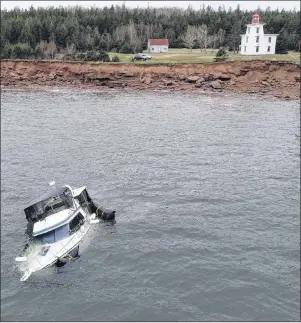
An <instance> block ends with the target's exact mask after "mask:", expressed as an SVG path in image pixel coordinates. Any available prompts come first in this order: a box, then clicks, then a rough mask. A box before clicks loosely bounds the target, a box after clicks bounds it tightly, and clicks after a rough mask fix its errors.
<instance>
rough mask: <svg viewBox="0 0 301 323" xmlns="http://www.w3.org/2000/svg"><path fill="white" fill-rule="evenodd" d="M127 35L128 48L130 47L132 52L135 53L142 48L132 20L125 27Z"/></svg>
mask: <svg viewBox="0 0 301 323" xmlns="http://www.w3.org/2000/svg"><path fill="white" fill-rule="evenodd" d="M127 35H128V38H129V42H130V46H131V47H132V49H133V50H134V52H137V50H138V49H140V48H141V47H142V41H141V39H140V38H139V37H138V34H137V30H136V26H135V24H134V22H133V20H130V23H129V24H128V25H127Z"/></svg>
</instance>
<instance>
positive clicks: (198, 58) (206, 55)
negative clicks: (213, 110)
mask: <svg viewBox="0 0 301 323" xmlns="http://www.w3.org/2000/svg"><path fill="white" fill-rule="evenodd" d="M144 52H145V53H147V52H146V51H144ZM215 53H216V50H207V51H206V52H200V50H199V49H193V50H192V51H190V50H188V49H186V48H180V49H175V48H170V49H169V51H168V53H153V54H149V53H147V54H149V55H150V56H152V59H151V60H148V61H135V62H132V61H131V57H132V56H133V54H120V53H109V55H110V58H112V57H113V56H118V57H119V59H120V62H119V63H132V64H160V63H161V64H176V63H178V64H179V63H182V64H210V63H213V62H214V57H215ZM258 59H259V60H271V61H290V62H295V63H298V64H300V53H294V52H289V54H285V55H281V54H274V55H262V56H242V55H240V54H233V53H229V57H228V59H227V61H237V60H241V61H246V60H258ZM115 64H118V63H115Z"/></svg>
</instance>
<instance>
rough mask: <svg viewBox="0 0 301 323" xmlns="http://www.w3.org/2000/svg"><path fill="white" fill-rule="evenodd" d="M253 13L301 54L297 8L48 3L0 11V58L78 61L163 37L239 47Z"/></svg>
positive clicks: (177, 44)
mask: <svg viewBox="0 0 301 323" xmlns="http://www.w3.org/2000/svg"><path fill="white" fill-rule="evenodd" d="M254 12H257V13H258V14H259V15H260V21H261V22H263V23H265V26H264V30H265V33H272V34H279V36H278V37H277V44H276V51H283V50H293V51H299V52H300V11H295V10H294V11H285V10H282V11H279V10H278V9H277V10H271V9H270V8H267V9H265V10H261V9H260V8H259V7H258V8H256V10H254V11H246V10H241V9H240V7H239V5H238V6H237V7H236V8H235V9H232V8H229V9H228V10H226V9H225V7H224V6H221V7H219V8H218V10H214V9H213V8H211V7H210V6H208V7H205V6H204V5H203V6H200V9H199V10H194V9H192V8H191V7H188V8H187V9H181V8H171V7H169V8H135V9H129V8H127V7H126V6H125V5H122V6H113V5H112V6H111V7H104V8H97V7H95V6H93V7H90V8H83V7H80V6H76V7H70V6H69V7H62V6H61V7H48V8H34V7H30V8H29V9H27V10H25V9H20V8H17V7H16V8H14V9H13V10H9V11H8V10H1V40H0V42H1V43H0V46H1V58H2V59H5V58H23V59H25V58H35V59H42V58H44V59H54V58H55V57H56V56H57V54H62V57H63V58H64V59H82V58H83V57H84V56H85V55H87V53H89V55H90V57H91V56H93V54H94V53H95V52H97V51H101V52H115V53H137V52H141V51H142V50H144V49H146V47H147V40H148V39H150V38H168V41H169V47H170V48H191V49H192V48H199V49H200V50H206V48H221V47H223V48H226V49H227V50H230V51H236V50H238V46H239V44H240V35H241V34H244V33H245V32H246V24H248V23H250V22H251V17H252V14H253V13H254Z"/></svg>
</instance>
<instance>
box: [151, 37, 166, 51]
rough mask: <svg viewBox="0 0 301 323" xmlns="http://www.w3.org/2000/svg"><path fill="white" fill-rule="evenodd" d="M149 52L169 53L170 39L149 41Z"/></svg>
mask: <svg viewBox="0 0 301 323" xmlns="http://www.w3.org/2000/svg"><path fill="white" fill-rule="evenodd" d="M147 50H148V51H149V52H150V53H165V52H168V39H166V38H162V39H149V40H148V42H147Z"/></svg>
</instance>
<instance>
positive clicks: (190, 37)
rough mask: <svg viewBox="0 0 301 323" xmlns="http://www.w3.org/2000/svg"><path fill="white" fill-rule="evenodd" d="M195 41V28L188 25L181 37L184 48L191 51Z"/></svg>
mask: <svg viewBox="0 0 301 323" xmlns="http://www.w3.org/2000/svg"><path fill="white" fill-rule="evenodd" d="M196 39H197V28H196V27H195V26H191V25H188V27H187V30H186V33H185V34H184V35H183V36H182V40H183V42H184V45H185V47H186V48H189V49H190V51H192V47H193V45H194V42H195V40H196Z"/></svg>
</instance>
